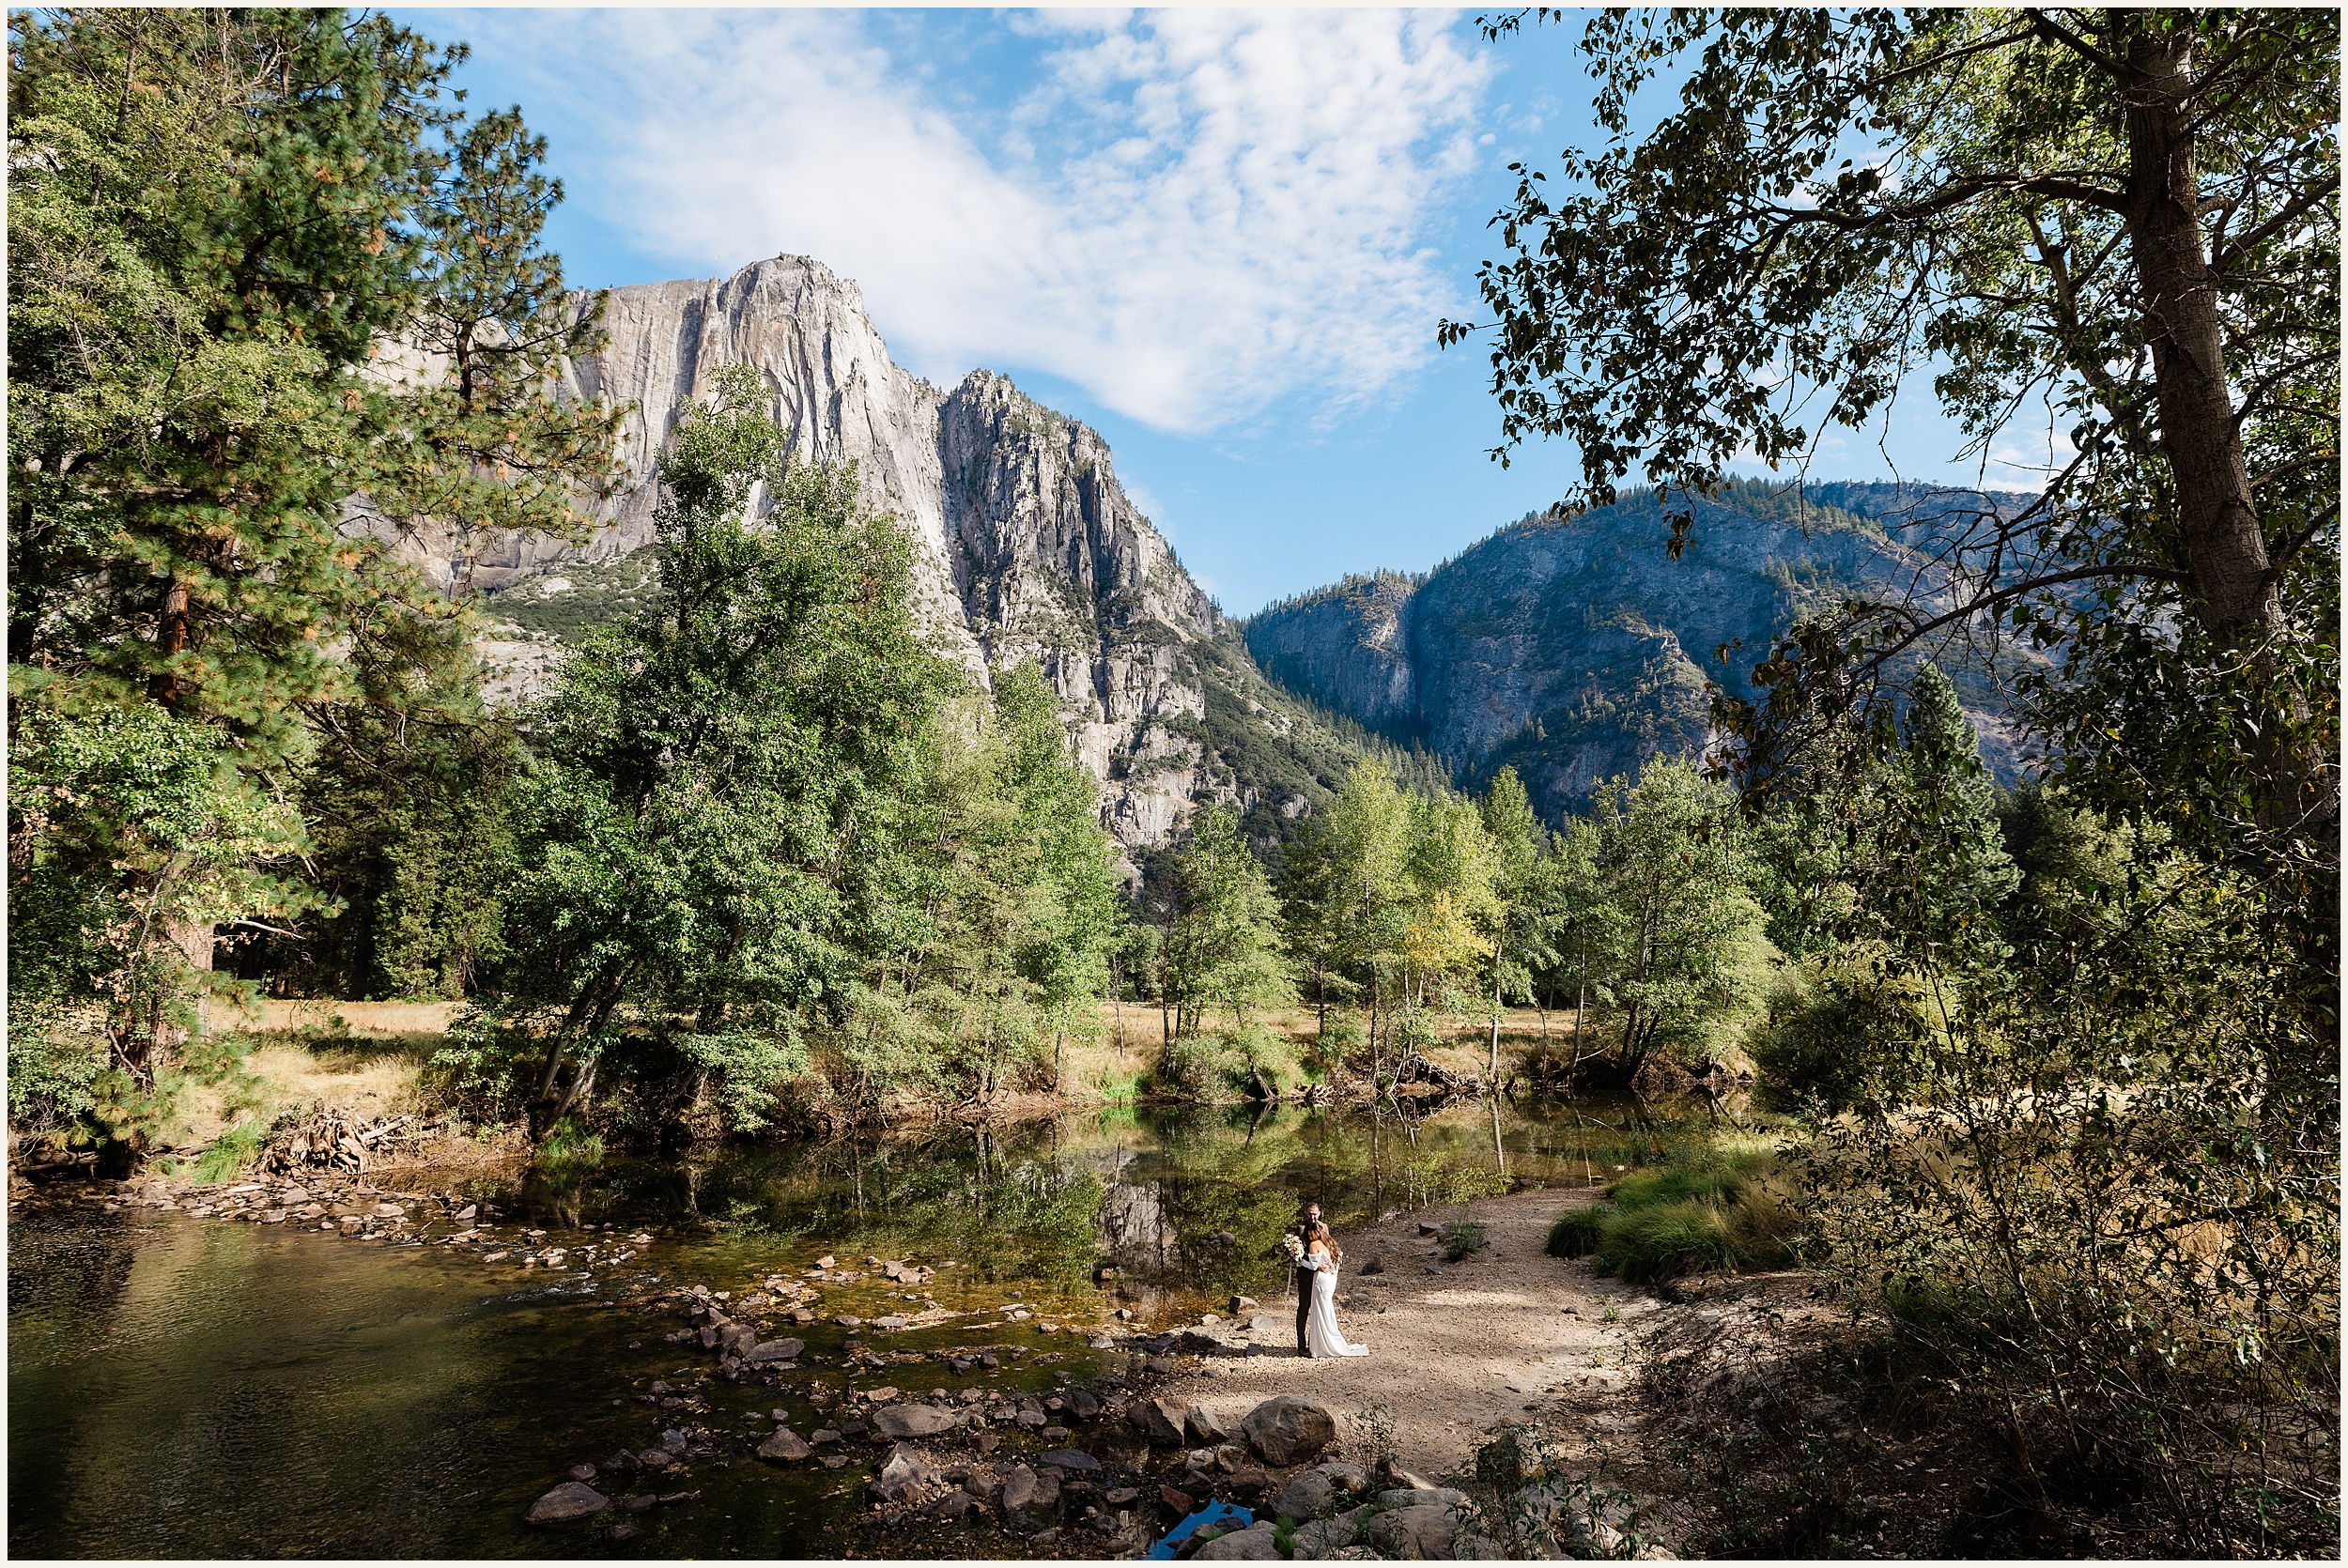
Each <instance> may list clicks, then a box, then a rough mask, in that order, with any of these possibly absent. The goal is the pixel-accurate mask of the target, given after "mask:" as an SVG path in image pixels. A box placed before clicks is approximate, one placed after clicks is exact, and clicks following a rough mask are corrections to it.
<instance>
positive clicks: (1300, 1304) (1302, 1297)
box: [1290, 1203, 1321, 1356]
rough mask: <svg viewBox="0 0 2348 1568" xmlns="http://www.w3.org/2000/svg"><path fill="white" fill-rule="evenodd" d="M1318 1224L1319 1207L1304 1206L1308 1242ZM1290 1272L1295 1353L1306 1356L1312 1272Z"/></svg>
mask: <svg viewBox="0 0 2348 1568" xmlns="http://www.w3.org/2000/svg"><path fill="white" fill-rule="evenodd" d="M1319 1223H1321V1206H1320V1205H1319V1204H1317V1203H1308V1204H1306V1205H1305V1225H1304V1229H1305V1239H1306V1240H1307V1241H1308V1242H1309V1241H1310V1240H1311V1233H1312V1227H1313V1226H1315V1225H1317V1224H1319ZM1292 1272H1293V1274H1294V1278H1293V1279H1292V1280H1291V1281H1290V1284H1294V1285H1295V1286H1296V1353H1297V1354H1298V1355H1300V1356H1308V1355H1310V1354H1312V1352H1311V1351H1309V1350H1307V1349H1306V1348H1305V1319H1306V1318H1308V1317H1310V1316H1312V1314H1313V1271H1312V1270H1311V1269H1310V1268H1297V1269H1295V1270H1293V1271H1292Z"/></svg>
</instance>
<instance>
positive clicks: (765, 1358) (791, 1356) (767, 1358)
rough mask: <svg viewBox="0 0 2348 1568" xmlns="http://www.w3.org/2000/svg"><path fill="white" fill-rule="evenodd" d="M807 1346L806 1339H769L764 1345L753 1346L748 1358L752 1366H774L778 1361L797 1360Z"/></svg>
mask: <svg viewBox="0 0 2348 1568" xmlns="http://www.w3.org/2000/svg"><path fill="white" fill-rule="evenodd" d="M806 1348H807V1342H806V1341H805V1340H798V1339H777V1340H768V1341H767V1342H766V1343H765V1344H764V1345H755V1346H753V1347H752V1348H751V1350H750V1352H749V1356H748V1358H746V1359H747V1360H749V1363H750V1365H752V1366H772V1365H773V1364H774V1363H775V1362H777V1361H796V1360H798V1359H799V1352H800V1351H802V1350H805V1349H806Z"/></svg>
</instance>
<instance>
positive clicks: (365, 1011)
mask: <svg viewBox="0 0 2348 1568" xmlns="http://www.w3.org/2000/svg"><path fill="white" fill-rule="evenodd" d="M257 1006H258V1007H259V1010H260V1016H259V1017H257V1018H255V1019H252V1020H250V1021H249V1022H246V1023H245V1024H244V1027H245V1028H247V1029H249V1030H251V1031H252V1032H254V1033H255V1034H270V1033H272V1032H277V1031H286V1030H293V1029H326V1030H333V1031H335V1032H336V1033H341V1032H343V1031H345V1030H348V1032H349V1033H351V1034H355V1035H444V1034H446V1033H448V1025H449V1020H450V1019H452V1018H454V1017H455V1016H456V1009H457V1008H458V1007H462V1006H464V1004H463V1003H461V1002H337V1001H335V1000H334V999H333V998H332V997H305V998H299V999H295V1000H291V1001H286V1000H280V999H277V998H269V999H265V1000H263V1001H262V1002H260V1003H258V1004H257Z"/></svg>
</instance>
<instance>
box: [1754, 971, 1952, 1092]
mask: <svg viewBox="0 0 2348 1568" xmlns="http://www.w3.org/2000/svg"><path fill="white" fill-rule="evenodd" d="M1926 1006H1927V999H1926V996H1925V992H1924V988H1923V984H1922V982H1920V981H1919V980H1918V979H1917V978H1916V977H1915V976H1913V975H1906V974H1901V973H1897V972H1895V971H1888V970H1887V969H1886V967H1885V966H1884V965H1882V964H1881V963H1878V962H1870V961H1867V959H1866V958H1865V956H1864V955H1863V954H1853V955H1852V956H1850V957H1847V958H1846V959H1844V960H1841V961H1832V962H1818V963H1815V964H1814V965H1812V966H1811V972H1810V974H1809V976H1808V977H1807V984H1806V986H1805V987H1803V988H1800V989H1797V990H1794V991H1792V992H1789V993H1785V994H1781V995H1780V996H1779V997H1778V998H1776V1000H1775V1004H1774V1005H1773V1007H1772V1008H1771V1016H1770V1017H1769V1020H1768V1022H1765V1023H1763V1024H1761V1025H1760V1026H1759V1027H1757V1028H1756V1029H1755V1030H1754V1031H1753V1034H1752V1036H1751V1037H1750V1038H1749V1039H1748V1040H1747V1042H1746V1050H1747V1051H1748V1052H1749V1053H1751V1055H1752V1057H1753V1065H1754V1066H1755V1067H1756V1068H1759V1069H1760V1077H1761V1090H1762V1094H1763V1096H1764V1097H1765V1098H1766V1099H1768V1100H1769V1103H1770V1104H1772V1105H1774V1106H1775V1107H1777V1108H1778V1109H1780V1110H1793V1109H1796V1108H1798V1107H1800V1106H1805V1105H1808V1106H1813V1107H1815V1108H1816V1109H1817V1110H1820V1111H1823V1112H1825V1113H1827V1114H1829V1115H1835V1114H1839V1113H1841V1112H1843V1111H1846V1110H1848V1109H1850V1108H1851V1107H1852V1106H1854V1105H1860V1104H1877V1105H1897V1104H1900V1103H1902V1102H1904V1101H1905V1100H1906V1099H1908V1097H1909V1096H1910V1095H1911V1094H1913V1093H1914V1092H1915V1089H1916V1087H1917V1084H1918V1067H1917V1063H1918V1058H1919V1053H1920V1049H1921V1045H1922V1042H1923V1038H1924V1036H1925V1034H1926V1032H1927V1031H1928V1030H1929V1029H1930V1027H1931V1025H1930V1022H1929V1021H1928V1017H1927V1011H1926Z"/></svg>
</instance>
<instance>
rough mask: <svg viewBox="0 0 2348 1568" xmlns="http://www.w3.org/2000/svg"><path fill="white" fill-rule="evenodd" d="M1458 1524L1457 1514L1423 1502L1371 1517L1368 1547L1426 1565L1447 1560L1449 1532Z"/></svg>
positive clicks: (1441, 1506) (1440, 1506)
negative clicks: (1430, 1562)
mask: <svg viewBox="0 0 2348 1568" xmlns="http://www.w3.org/2000/svg"><path fill="white" fill-rule="evenodd" d="M1458 1522H1459V1514H1458V1512H1457V1511H1456V1510H1455V1509H1453V1508H1452V1507H1451V1506H1450V1505H1448V1504H1445V1503H1440V1502H1422V1503H1417V1504H1414V1505H1413V1506H1412V1507H1409V1508H1398V1509H1395V1510H1394V1511H1392V1512H1391V1513H1385V1514H1371V1515H1370V1520H1369V1543H1370V1545H1373V1546H1376V1547H1377V1548H1378V1549H1379V1550H1380V1551H1381V1552H1383V1553H1384V1554H1385V1555H1386V1556H1388V1557H1398V1558H1411V1559H1418V1560H1429V1561H1431V1560H1440V1559H1448V1558H1449V1557H1450V1556H1451V1555H1452V1547H1451V1536H1452V1530H1453V1527H1454V1526H1455V1525H1457V1524H1458Z"/></svg>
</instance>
